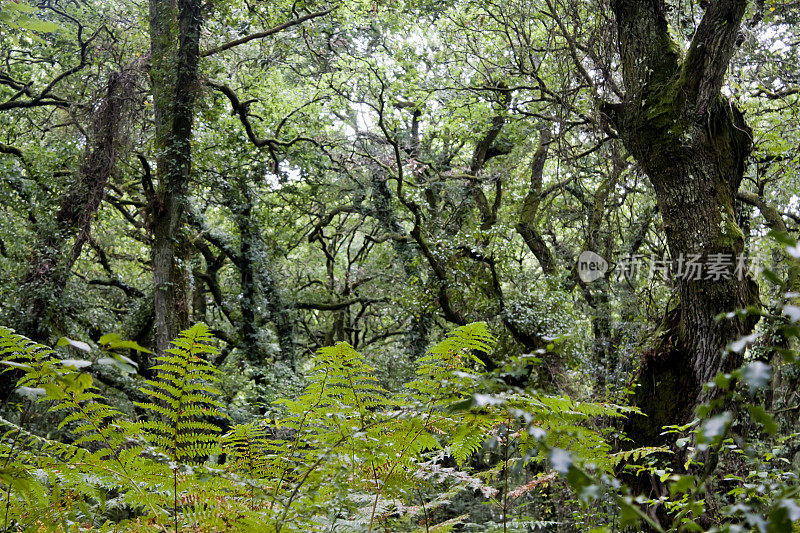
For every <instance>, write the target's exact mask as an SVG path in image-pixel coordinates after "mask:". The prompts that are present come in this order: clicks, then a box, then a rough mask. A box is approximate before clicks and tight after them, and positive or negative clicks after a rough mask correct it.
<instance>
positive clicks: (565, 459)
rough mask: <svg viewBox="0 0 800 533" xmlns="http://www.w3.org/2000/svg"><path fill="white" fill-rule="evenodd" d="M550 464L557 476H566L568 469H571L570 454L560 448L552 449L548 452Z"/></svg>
mask: <svg viewBox="0 0 800 533" xmlns="http://www.w3.org/2000/svg"><path fill="white" fill-rule="evenodd" d="M550 464H552V465H553V470H555V471H556V472H558V473H559V474H562V475H566V474H567V472H569V469H570V468H572V464H573V462H572V454H570V453H569V452H568V451H567V450H562V449H561V448H553V449H552V450H551V451H550Z"/></svg>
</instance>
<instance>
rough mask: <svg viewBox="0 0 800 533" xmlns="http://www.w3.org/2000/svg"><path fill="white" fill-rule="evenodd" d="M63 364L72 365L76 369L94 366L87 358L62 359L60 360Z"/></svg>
mask: <svg viewBox="0 0 800 533" xmlns="http://www.w3.org/2000/svg"><path fill="white" fill-rule="evenodd" d="M59 362H60V363H61V365H62V366H65V367H71V368H74V369H75V370H80V369H81V368H86V367H87V366H92V362H91V361H87V360H86V359H62V360H61V361H59Z"/></svg>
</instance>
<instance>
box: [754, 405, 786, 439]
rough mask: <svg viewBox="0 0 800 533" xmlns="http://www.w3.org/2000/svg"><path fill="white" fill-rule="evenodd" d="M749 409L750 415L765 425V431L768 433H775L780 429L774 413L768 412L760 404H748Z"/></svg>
mask: <svg viewBox="0 0 800 533" xmlns="http://www.w3.org/2000/svg"><path fill="white" fill-rule="evenodd" d="M747 410H748V411H750V416H751V417H753V420H755V421H756V422H758V423H759V424H761V425H762V426H764V432H765V433H766V434H767V435H774V434H775V432H776V431H778V424H776V423H775V420H774V419H773V418H772V415H770V414H769V413H767V412H766V411H765V410H764V408H763V407H762V406H760V405H748V406H747Z"/></svg>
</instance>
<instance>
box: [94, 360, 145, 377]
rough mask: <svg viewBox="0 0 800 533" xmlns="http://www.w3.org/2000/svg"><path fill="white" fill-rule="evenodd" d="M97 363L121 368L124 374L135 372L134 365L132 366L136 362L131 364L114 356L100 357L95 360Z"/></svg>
mask: <svg viewBox="0 0 800 533" xmlns="http://www.w3.org/2000/svg"><path fill="white" fill-rule="evenodd" d="M126 359H127V358H126ZM131 363H133V361H131ZM97 364H99V365H104V366H113V367H114V368H116V369H118V370H121V371H122V372H124V373H126V374H135V373H136V367H135V366H133V365H136V363H133V365H131V364H129V363H128V362H127V361H122V360H119V359H117V358H115V357H101V358H100V359H98V360H97ZM137 366H138V365H137Z"/></svg>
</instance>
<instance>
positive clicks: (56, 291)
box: [17, 71, 135, 343]
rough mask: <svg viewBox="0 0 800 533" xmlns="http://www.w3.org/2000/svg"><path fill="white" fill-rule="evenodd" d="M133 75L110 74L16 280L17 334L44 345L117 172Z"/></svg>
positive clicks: (58, 323)
mask: <svg viewBox="0 0 800 533" xmlns="http://www.w3.org/2000/svg"><path fill="white" fill-rule="evenodd" d="M134 81H135V80H134V78H133V74H132V73H131V72H129V71H121V72H113V73H111V75H110V76H109V79H108V84H107V86H106V91H105V95H104V97H103V99H102V101H101V103H100V106H99V107H98V109H97V112H96V113H95V116H94V125H93V128H92V136H91V138H90V139H88V140H87V141H88V147H87V150H86V155H85V157H84V159H83V162H82V164H81V166H80V169H79V171H78V172H77V173H76V174H75V176H74V179H73V181H72V183H71V184H70V185H69V188H68V189H67V191H66V193H65V194H64V196H63V198H62V199H61V205H60V207H59V210H58V212H57V213H56V216H55V220H49V221H43V222H41V223H40V226H41V227H40V228H39V240H38V242H37V244H36V246H35V247H34V251H33V252H32V254H31V256H30V259H29V264H28V268H27V270H26V272H25V275H24V276H23V278H22V280H21V282H20V298H21V300H22V302H21V316H20V319H19V323H18V324H17V327H18V329H19V331H20V332H21V333H23V334H24V335H26V336H28V337H30V338H31V339H33V340H36V341H38V342H44V343H47V342H49V341H51V340H53V339H51V338H50V336H51V334H52V333H53V329H55V330H62V331H63V329H64V323H63V316H64V315H68V314H69V313H64V311H65V307H68V306H64V305H63V302H62V298H63V295H64V291H65V289H66V287H67V284H68V282H69V279H70V271H71V270H72V267H73V265H74V264H75V262H76V261H77V260H78V258H79V257H80V255H81V251H82V250H83V246H84V244H86V243H87V242H88V241H89V237H90V235H91V230H92V222H93V221H94V219H95V216H96V214H97V211H98V209H99V208H100V204H101V202H102V200H103V197H104V195H105V189H106V184H107V183H108V181H109V180H110V179H111V178H112V177H113V175H114V172H115V171H116V163H117V158H118V154H119V148H120V145H121V144H123V143H124V139H123V137H124V130H125V126H126V123H127V121H128V118H129V116H128V113H129V112H130V111H131V109H132V107H133V106H131V105H130V102H128V100H129V99H130V98H131V91H132V90H133V88H134Z"/></svg>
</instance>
